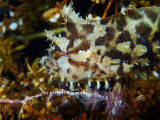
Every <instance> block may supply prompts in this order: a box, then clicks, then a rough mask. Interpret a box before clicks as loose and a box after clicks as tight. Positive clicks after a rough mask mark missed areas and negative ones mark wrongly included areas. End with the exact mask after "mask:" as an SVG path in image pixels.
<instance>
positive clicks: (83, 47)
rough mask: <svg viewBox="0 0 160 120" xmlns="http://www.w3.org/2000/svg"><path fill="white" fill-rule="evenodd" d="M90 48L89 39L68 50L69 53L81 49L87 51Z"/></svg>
mask: <svg viewBox="0 0 160 120" xmlns="http://www.w3.org/2000/svg"><path fill="white" fill-rule="evenodd" d="M89 48H90V42H89V41H87V40H86V41H85V40H84V41H83V42H82V43H81V44H80V45H79V46H78V47H76V48H75V49H73V50H72V51H70V53H74V54H76V53H78V52H79V51H80V50H82V51H87V50H88V49H89Z"/></svg>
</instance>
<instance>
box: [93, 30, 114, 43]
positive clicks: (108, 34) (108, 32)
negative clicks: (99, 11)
mask: <svg viewBox="0 0 160 120" xmlns="http://www.w3.org/2000/svg"><path fill="white" fill-rule="evenodd" d="M114 36H115V30H114V28H112V27H106V34H105V35H104V36H103V37H99V38H98V39H97V40H96V42H95V46H98V45H105V44H106V43H108V42H109V41H111V40H113V38H114Z"/></svg>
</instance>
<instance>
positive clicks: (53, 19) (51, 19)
mask: <svg viewBox="0 0 160 120" xmlns="http://www.w3.org/2000/svg"><path fill="white" fill-rule="evenodd" d="M49 21H50V22H57V19H55V18H50V19H49Z"/></svg>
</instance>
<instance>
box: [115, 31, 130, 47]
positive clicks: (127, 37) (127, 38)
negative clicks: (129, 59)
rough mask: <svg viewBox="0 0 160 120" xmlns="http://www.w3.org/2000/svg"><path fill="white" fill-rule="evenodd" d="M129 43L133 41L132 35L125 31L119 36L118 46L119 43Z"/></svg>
mask: <svg viewBox="0 0 160 120" xmlns="http://www.w3.org/2000/svg"><path fill="white" fill-rule="evenodd" d="M127 41H130V42H131V41H132V40H131V35H130V33H129V32H128V31H127V30H125V31H123V32H122V33H121V34H120V35H119V36H118V38H117V39H116V44H118V43H123V42H127Z"/></svg>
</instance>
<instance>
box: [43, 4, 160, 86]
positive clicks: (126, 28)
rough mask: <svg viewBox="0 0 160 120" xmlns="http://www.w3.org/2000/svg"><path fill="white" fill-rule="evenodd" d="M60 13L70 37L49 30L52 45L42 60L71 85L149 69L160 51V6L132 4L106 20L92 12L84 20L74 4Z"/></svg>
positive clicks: (51, 71)
mask: <svg viewBox="0 0 160 120" xmlns="http://www.w3.org/2000/svg"><path fill="white" fill-rule="evenodd" d="M61 13H62V16H63V18H64V22H65V31H66V34H67V37H61V36H60V37H56V36H55V35H53V34H52V33H50V32H48V33H47V37H48V38H49V39H50V40H52V43H53V44H52V45H53V46H51V48H50V49H49V55H48V56H44V57H43V58H42V60H41V62H42V65H43V67H44V68H45V70H46V71H47V72H48V73H49V74H50V75H51V76H55V74H56V75H58V77H59V78H61V80H62V81H67V82H70V85H73V83H75V82H81V81H82V80H84V79H88V80H90V79H99V80H104V79H105V78H110V77H116V76H120V75H121V74H125V73H129V72H132V73H135V74H138V73H139V72H141V71H143V70H145V71H149V69H150V64H151V63H152V62H153V56H154V55H156V54H157V55H159V52H158V51H159V46H158V42H159V39H160V38H159V36H160V7H155V6H153V7H142V8H131V9H127V10H126V11H124V12H120V13H118V14H115V15H113V16H111V17H108V18H106V19H105V20H96V19H94V18H92V16H91V15H89V16H88V17H87V18H86V20H85V19H83V18H81V17H79V15H78V14H76V13H75V11H74V10H73V9H72V5H71V4H70V5H69V6H64V7H63V9H62V11H61ZM71 88H72V87H71Z"/></svg>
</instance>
